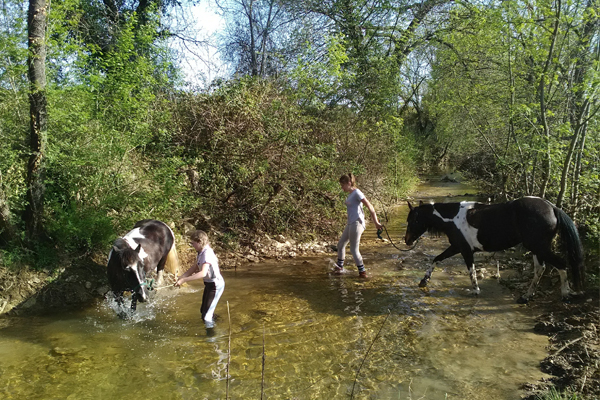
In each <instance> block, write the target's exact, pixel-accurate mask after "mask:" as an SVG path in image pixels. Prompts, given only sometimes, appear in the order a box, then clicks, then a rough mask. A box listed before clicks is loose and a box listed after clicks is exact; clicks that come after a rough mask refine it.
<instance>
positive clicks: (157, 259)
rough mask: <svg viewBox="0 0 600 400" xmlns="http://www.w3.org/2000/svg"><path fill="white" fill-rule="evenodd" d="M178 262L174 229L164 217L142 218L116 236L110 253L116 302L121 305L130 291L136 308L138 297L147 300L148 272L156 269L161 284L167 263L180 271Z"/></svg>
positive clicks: (110, 267)
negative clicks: (157, 219) (126, 230)
mask: <svg viewBox="0 0 600 400" xmlns="http://www.w3.org/2000/svg"><path fill="white" fill-rule="evenodd" d="M178 265H179V263H178V260H177V250H176V248H175V236H174V235H173V231H171V229H170V228H169V227H168V226H167V225H166V224H165V223H164V222H161V221H156V220H150V219H146V220H143V221H139V222H138V223H136V224H135V226H134V228H133V229H132V230H131V231H130V232H129V233H127V234H126V235H125V236H123V237H122V238H118V239H117V240H115V242H114V244H113V247H112V249H111V251H110V254H109V255H108V265H107V273H108V281H109V282H110V286H111V289H112V292H113V294H114V296H115V298H116V300H117V303H119V305H122V304H123V292H125V291H130V292H131V293H132V294H131V309H132V310H133V311H135V309H136V307H137V302H138V300H139V301H140V302H145V301H147V300H148V286H149V285H148V284H147V283H146V274H147V273H149V272H151V271H156V273H157V275H158V279H157V284H158V285H160V284H161V283H162V279H163V270H164V269H165V266H166V267H167V270H168V271H169V272H174V273H177V268H178Z"/></svg>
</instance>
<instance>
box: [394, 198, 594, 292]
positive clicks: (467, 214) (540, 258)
mask: <svg viewBox="0 0 600 400" xmlns="http://www.w3.org/2000/svg"><path fill="white" fill-rule="evenodd" d="M408 206H409V208H410V212H409V214H408V220H407V222H408V226H407V228H406V236H405V238H404V240H405V242H406V244H407V245H409V246H410V245H412V244H413V243H414V242H415V240H417V239H418V238H419V237H421V235H423V233H425V232H426V231H429V232H430V233H432V234H438V235H439V234H445V235H446V236H447V237H448V241H449V242H450V247H448V248H447V249H446V250H445V251H444V252H442V253H441V254H440V255H438V256H437V257H435V258H434V259H433V262H432V264H431V266H430V267H429V268H428V269H427V272H426V273H425V277H424V278H423V279H422V280H421V282H420V284H419V286H420V287H425V286H427V283H428V282H429V279H430V278H431V273H432V272H433V269H434V267H435V263H437V262H440V261H442V260H445V259H446V258H448V257H452V256H453V255H455V254H458V253H460V254H461V255H462V256H463V259H464V260H465V263H466V264H467V269H468V270H469V275H470V277H471V283H472V286H473V290H474V292H475V294H479V292H480V290H479V285H478V284H477V275H476V271H475V265H474V264H473V260H474V258H473V253H475V252H476V251H486V252H495V251H500V250H506V249H508V248H510V247H513V246H516V245H518V244H519V243H522V244H523V246H524V247H525V248H526V249H527V250H529V251H531V252H532V253H533V264H534V277H533V281H532V282H531V285H530V286H529V290H528V291H527V293H526V294H525V295H523V296H522V297H521V298H520V299H519V300H518V302H519V303H527V301H529V299H530V298H531V297H532V296H533V294H534V293H535V289H536V287H537V285H538V283H539V281H540V279H541V277H542V274H543V273H544V270H545V263H548V264H551V265H553V266H554V267H555V268H557V270H558V272H559V275H560V280H561V294H562V297H563V299H567V298H568V297H569V296H570V295H571V294H572V292H571V289H570V287H569V282H568V279H567V268H568V267H570V272H571V279H572V281H573V284H574V287H575V290H576V291H582V290H583V280H584V265H583V249H582V246H581V241H580V240H579V234H578V233H577V228H576V227H575V224H574V223H573V221H572V220H571V218H569V216H568V215H567V214H565V212H564V211H562V210H561V209H559V208H556V207H555V206H554V205H552V204H551V203H550V202H548V201H546V200H544V199H541V198H539V197H524V198H521V199H517V200H513V201H509V202H506V203H502V204H493V205H486V204H482V203H476V202H466V201H465V202H461V203H435V204H423V203H422V202H421V204H420V205H419V206H418V207H413V206H412V205H411V204H410V202H409V203H408ZM556 235H559V236H560V239H561V244H562V249H563V251H564V252H565V253H566V255H567V261H565V260H564V259H563V258H562V257H561V256H559V255H557V254H555V253H554V252H553V251H552V241H553V239H554V238H555V236H556Z"/></svg>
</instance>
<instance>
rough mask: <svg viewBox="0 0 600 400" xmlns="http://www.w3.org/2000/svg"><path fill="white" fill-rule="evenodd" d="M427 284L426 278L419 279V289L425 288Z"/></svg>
mask: <svg viewBox="0 0 600 400" xmlns="http://www.w3.org/2000/svg"><path fill="white" fill-rule="evenodd" d="M428 282H429V279H427V278H423V279H421V282H419V287H427V283H428Z"/></svg>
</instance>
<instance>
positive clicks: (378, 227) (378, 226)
mask: <svg viewBox="0 0 600 400" xmlns="http://www.w3.org/2000/svg"><path fill="white" fill-rule="evenodd" d="M375 226H376V227H377V230H380V229H383V225H381V224H380V223H379V222H375Z"/></svg>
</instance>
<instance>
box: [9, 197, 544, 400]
mask: <svg viewBox="0 0 600 400" xmlns="http://www.w3.org/2000/svg"><path fill="white" fill-rule="evenodd" d="M457 190H461V191H463V193H465V192H466V191H465V189H464V188H460V189H457ZM405 220H406V210H405V207H401V208H399V209H398V210H394V212H393V213H391V220H390V222H388V224H387V225H388V230H389V231H390V235H392V237H393V238H399V240H398V243H399V245H401V244H402V241H401V240H400V238H401V237H402V236H403V234H404V221H405ZM362 242H363V244H362V246H361V251H362V253H363V256H364V258H365V264H366V266H367V268H368V272H369V274H370V279H369V280H366V281H364V280H359V278H358V276H357V271H356V269H355V267H354V266H353V265H352V261H351V258H350V257H349V258H348V263H347V264H348V270H349V272H348V273H347V274H345V275H342V276H334V275H330V274H329V270H330V268H331V265H330V259H335V254H333V253H332V254H330V255H323V256H318V257H305V258H299V259H290V260H284V261H274V260H272V261H265V262H260V263H254V264H248V265H245V266H243V267H242V268H238V270H237V271H223V275H224V278H225V281H226V288H225V292H224V294H223V297H222V299H221V301H220V302H219V305H218V307H217V313H218V314H219V315H220V318H219V320H218V321H217V326H216V328H215V329H214V330H213V331H211V332H207V331H206V330H205V329H204V326H203V324H202V322H201V321H200V317H199V307H200V302H201V296H202V284H201V283H194V284H192V285H189V286H186V287H184V288H182V289H172V288H168V289H165V290H163V291H159V292H156V293H155V294H154V298H153V299H152V301H151V302H150V303H146V304H142V305H140V306H139V308H138V314H137V315H136V317H135V318H134V319H132V320H125V321H123V320H119V319H117V318H116V316H115V313H114V310H113V309H112V308H111V306H110V304H109V303H107V302H104V303H100V304H97V305H94V306H93V307H90V308H88V309H85V310H81V311H73V312H70V313H62V314H56V315H47V316H36V317H27V318H25V317H15V318H13V319H11V321H10V323H9V324H7V325H5V326H2V325H0V397H2V398H29V399H46V398H67V399H68V398H70V399H88V398H89V399H100V398H111V397H113V398H123V397H124V396H125V397H126V398H128V399H134V400H135V399H197V398H202V399H204V398H206V399H223V398H225V380H226V368H227V355H228V354H227V351H228V348H229V323H228V313H227V310H228V308H227V305H228V304H229V310H230V318H231V350H232V351H231V353H232V354H231V364H230V365H229V371H230V376H231V379H230V395H231V398H260V391H261V380H262V376H261V375H262V372H261V371H262V359H263V344H264V348H265V351H264V356H265V376H264V378H265V387H264V390H265V396H266V397H268V398H271V399H292V398H293V399H323V398H331V399H347V398H350V395H351V393H352V390H353V389H352V388H353V384H354V381H355V378H356V380H357V385H356V388H355V391H354V398H357V399H387V398H394V399H413V398H422V399H446V398H448V399H452V398H454V399H473V400H478V399H482V400H483V399H486V400H487V399H507V400H508V399H515V398H518V397H519V393H520V392H519V386H520V384H521V383H522V382H526V381H531V380H537V379H539V378H540V377H542V374H541V373H540V372H539V368H538V364H539V361H540V360H542V359H543V358H544V356H545V350H544V347H545V345H546V344H547V339H546V338H545V337H544V336H539V335H535V334H534V333H533V332H532V325H533V323H532V316H531V315H530V313H529V310H528V309H527V308H526V307H523V306H518V305H516V304H515V303H514V299H513V298H512V296H511V294H510V293H509V292H508V291H507V290H506V289H504V288H503V287H502V286H500V285H499V284H498V282H497V281H496V280H494V279H484V280H482V281H481V289H482V293H481V295H480V296H479V297H474V296H472V295H471V294H470V293H469V292H468V291H467V289H468V288H469V287H470V283H469V279H468V276H467V274H466V268H465V266H464V264H463V262H462V259H460V257H454V258H451V259H449V260H447V261H445V262H444V263H442V264H443V265H442V266H441V267H440V268H438V269H436V271H435V272H434V275H433V278H432V280H431V283H430V286H429V288H428V289H426V290H424V289H420V288H418V282H419V280H420V279H421V278H422V276H423V273H424V270H425V268H427V266H428V265H429V263H430V262H431V259H432V258H433V257H434V256H435V254H437V253H439V252H440V251H441V250H440V249H443V246H445V243H444V241H443V240H442V239H441V238H440V239H433V238H429V239H425V240H424V241H423V242H422V243H421V244H420V245H419V247H418V248H416V249H414V250H412V251H410V252H400V251H398V250H396V249H394V248H393V247H392V246H390V245H389V243H382V242H380V241H377V240H376V235H375V232H374V230H373V228H372V227H368V228H367V231H366V232H365V234H364V236H363V241H362ZM478 260H479V261H478V262H480V263H481V264H485V263H486V261H485V260H484V259H482V258H479V259H478ZM486 267H487V268H490V265H486ZM384 323H385V324H384ZM378 332H380V334H379V336H377V334H378ZM360 365H362V369H361V373H360V375H359V376H358V377H356V371H357V370H358V367H359V366H360Z"/></svg>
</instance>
